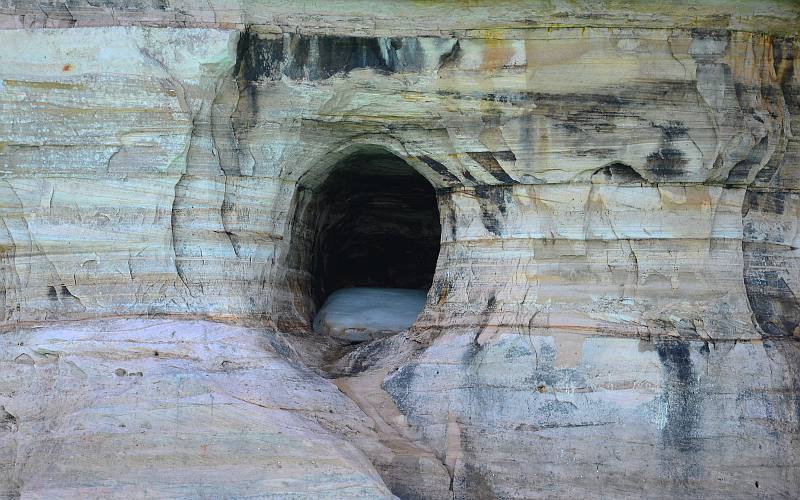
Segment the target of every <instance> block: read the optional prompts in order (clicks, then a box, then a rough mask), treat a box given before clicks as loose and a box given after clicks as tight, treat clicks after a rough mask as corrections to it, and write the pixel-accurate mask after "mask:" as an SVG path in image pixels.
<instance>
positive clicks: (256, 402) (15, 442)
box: [0, 319, 392, 498]
mask: <svg viewBox="0 0 800 500" xmlns="http://www.w3.org/2000/svg"><path fill="white" fill-rule="evenodd" d="M291 352H296V350H295V351H293V350H292V349H291V348H289V347H287V346H286V345H285V344H283V342H282V341H281V340H280V336H279V335H277V334H275V333H274V332H270V331H265V330H262V329H257V328H244V327H239V326H232V325H225V324H219V323H212V322H207V321H166V320H139V319H132V320H115V321H93V322H82V323H73V324H69V325H55V326H51V327H47V328H41V329H35V330H33V329H28V330H20V331H18V332H13V333H4V334H0V374H2V376H0V498H7V497H10V498H19V497H22V498H87V497H89V498H97V497H103V498H175V497H182V498H223V497H224V498H252V497H258V498H265V497H270V498H273V497H277V498H390V497H392V495H391V493H390V492H389V490H388V488H387V487H386V486H385V485H384V483H383V481H382V480H381V478H380V476H379V475H378V473H377V472H376V471H375V469H374V468H373V466H372V464H371V463H370V461H369V460H368V458H367V457H366V456H365V455H364V454H363V453H362V452H361V451H360V450H359V449H358V448H356V446H354V445H353V444H352V443H351V442H348V441H349V439H350V438H351V437H352V438H354V439H355V440H357V441H359V442H361V437H368V436H369V435H371V434H372V431H371V430H370V426H371V425H372V421H371V420H370V419H369V418H368V417H366V416H365V415H363V413H361V411H360V410H359V409H358V407H357V406H356V405H355V404H354V403H353V402H352V401H350V400H349V399H348V398H347V397H345V396H344V395H343V394H342V393H341V392H339V390H338V389H337V388H336V387H335V386H334V385H333V384H332V383H330V382H329V381H327V380H325V379H323V378H322V377H320V376H318V375H317V374H315V373H314V372H312V371H310V370H308V369H307V368H305V367H304V366H303V365H302V363H300V362H298V361H297V360H295V359H292V355H291ZM287 356H288V357H287ZM373 441H374V439H373Z"/></svg>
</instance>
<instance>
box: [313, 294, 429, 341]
mask: <svg viewBox="0 0 800 500" xmlns="http://www.w3.org/2000/svg"><path fill="white" fill-rule="evenodd" d="M425 298H426V293H425V292H424V291H422V290H407V289H403V288H346V289H343V290H337V291H335V292H333V293H332V294H331V296H330V297H328V300H327V301H325V305H323V306H322V308H321V309H320V310H319V313H317V316H316V318H314V330H315V331H316V332H317V333H322V334H325V335H330V336H332V337H336V338H340V339H343V340H348V341H350V342H364V341H366V340H373V339H376V338H380V337H386V336H389V335H393V334H395V333H399V332H402V331H403V330H406V329H407V328H408V327H410V326H411V325H413V324H414V321H416V320H417V316H419V313H420V311H422V308H423V307H424V306H425Z"/></svg>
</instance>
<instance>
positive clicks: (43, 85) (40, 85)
mask: <svg viewBox="0 0 800 500" xmlns="http://www.w3.org/2000/svg"><path fill="white" fill-rule="evenodd" d="M3 83H4V84H6V85H8V86H9V87H28V88H32V89H44V90H52V89H63V90H82V89H85V88H86V85H84V84H82V83H64V82H28V81H25V80H3Z"/></svg>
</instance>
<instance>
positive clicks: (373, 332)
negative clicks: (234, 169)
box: [293, 147, 441, 341]
mask: <svg viewBox="0 0 800 500" xmlns="http://www.w3.org/2000/svg"><path fill="white" fill-rule="evenodd" d="M320 177H321V178H320ZM301 189H302V195H301V198H302V200H301V202H300V205H302V206H301V207H299V209H300V210H301V212H302V214H301V216H300V217H299V220H297V221H296V222H295V225H296V229H295V234H297V231H298V230H299V231H300V232H301V233H303V236H304V237H301V239H300V241H299V242H298V243H299V246H300V247H304V248H305V251H306V252H307V253H310V254H311V255H310V258H309V257H308V256H306V257H305V258H300V259H298V261H297V262H296V264H299V267H300V268H301V271H302V268H305V270H306V271H307V272H308V276H310V279H309V280H308V281H307V283H306V286H307V287H308V289H307V293H310V295H311V297H310V298H311V307H310V310H309V312H310V315H311V316H315V319H314V321H313V325H314V329H315V330H316V331H317V332H319V333H325V334H330V335H333V336H337V337H340V338H344V339H347V340H351V341H363V340H369V339H372V338H376V337H378V336H384V335H387V334H390V333H396V332H397V331H401V330H404V329H405V328H407V327H408V326H410V325H411V324H412V323H413V322H414V320H415V319H416V317H417V315H418V314H419V312H420V310H421V309H422V307H423V306H424V303H425V297H426V294H427V290H428V289H429V288H430V286H431V283H432V280H433V275H434V271H435V269H436V260H437V258H438V255H439V242H440V237H441V227H440V222H439V210H438V204H437V199H436V192H435V190H434V188H433V186H432V185H431V184H430V183H429V182H428V180H427V179H425V177H423V176H422V175H420V174H419V173H418V172H417V171H416V170H414V168H412V167H411V166H410V165H409V164H408V163H406V162H405V161H403V160H402V159H401V158H399V157H397V156H395V155H394V154H391V153H389V152H388V151H386V150H385V149H383V148H378V147H362V148H360V149H359V150H357V151H356V152H353V153H351V154H349V155H347V156H345V157H344V158H342V159H341V160H339V161H338V162H336V163H335V164H334V165H333V166H332V167H330V168H328V169H326V171H325V173H324V175H321V176H318V178H317V179H316V181H312V182H309V183H308V184H305V183H303V182H302V180H301ZM296 217H297V216H296ZM298 222H299V224H298ZM293 245H294V243H293ZM301 251H302V250H301ZM323 304H324V305H323ZM320 306H321V307H320ZM317 308H319V310H318V311H317ZM315 313H316V314H315Z"/></svg>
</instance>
